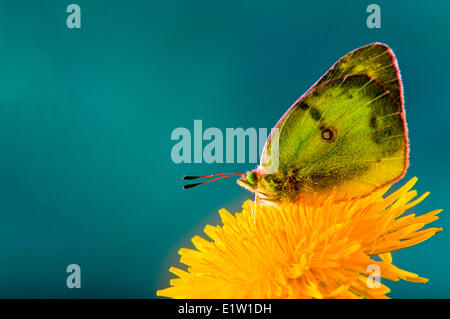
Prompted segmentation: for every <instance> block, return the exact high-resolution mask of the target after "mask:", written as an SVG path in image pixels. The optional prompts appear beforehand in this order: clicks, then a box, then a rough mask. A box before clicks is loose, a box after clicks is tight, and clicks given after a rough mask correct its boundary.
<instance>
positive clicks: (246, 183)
mask: <svg viewBox="0 0 450 319" xmlns="http://www.w3.org/2000/svg"><path fill="white" fill-rule="evenodd" d="M259 182H260V177H259V175H258V173H257V172H255V171H250V172H247V173H245V174H243V175H242V176H241V177H240V178H239V179H238V180H237V183H238V184H239V185H240V186H242V187H244V188H246V189H248V190H250V191H252V192H255V191H256V190H257V189H258V187H259Z"/></svg>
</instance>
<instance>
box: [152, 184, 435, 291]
mask: <svg viewBox="0 0 450 319" xmlns="http://www.w3.org/2000/svg"><path fill="white" fill-rule="evenodd" d="M416 181H417V178H413V179H411V180H410V181H409V182H407V183H406V184H405V185H404V186H403V187H402V188H400V189H399V190H397V191H396V192H394V193H392V194H390V195H389V196H383V195H384V194H385V193H386V191H387V188H385V189H382V190H379V191H376V192H374V193H372V194H370V195H368V196H366V197H363V198H359V199H356V200H348V201H335V200H334V198H333V195H332V194H331V195H330V196H328V197H327V198H320V197H319V196H312V197H311V198H303V199H300V200H298V201H297V202H294V203H282V204H279V205H276V206H275V205H268V204H260V206H258V207H257V214H256V217H254V216H253V215H252V207H251V206H252V205H255V204H254V202H252V201H250V200H248V201H246V202H245V203H244V204H243V208H242V212H241V213H236V214H235V215H234V216H233V215H232V214H230V213H229V212H228V211H226V210H225V209H222V210H220V212H219V213H220V216H221V219H222V223H223V226H216V227H213V226H210V225H208V226H206V227H205V229H204V232H205V233H206V235H207V236H208V237H210V239H211V240H212V241H210V240H206V239H204V238H202V237H199V236H195V237H194V238H193V239H192V242H193V244H194V246H195V248H196V249H186V248H182V249H181V250H180V251H179V254H180V255H181V259H180V261H181V263H183V264H185V265H187V266H188V267H187V269H186V270H182V269H179V268H175V267H171V268H170V272H172V273H173V274H175V275H176V276H178V278H175V279H172V280H171V281H170V285H171V287H169V288H166V289H162V290H159V291H158V292H157V295H158V296H165V297H171V298H387V297H386V294H387V293H389V291H390V290H389V288H388V287H387V286H385V285H384V284H382V283H380V282H379V281H378V284H376V282H372V283H375V284H372V285H370V284H369V282H368V281H370V280H371V275H372V273H371V272H370V271H368V270H371V269H378V271H379V276H380V277H381V278H385V279H390V280H393V281H398V280H400V279H403V280H407V281H412V282H422V283H425V282H427V279H425V278H422V277H419V276H418V275H416V274H414V273H411V272H408V271H406V270H402V269H400V268H398V267H396V266H395V265H393V264H392V258H391V252H392V251H395V250H399V249H403V248H406V247H410V246H413V245H416V244H418V243H420V242H423V241H424V240H427V239H428V238H430V237H431V236H433V235H434V234H436V233H438V232H439V231H441V230H442V229H441V228H427V229H422V228H423V227H424V226H425V225H426V224H428V223H430V222H432V221H434V220H436V219H437V218H438V217H437V216H436V215H437V214H438V213H439V212H440V211H441V210H435V211H432V212H429V213H427V214H424V215H420V216H416V215H415V214H405V212H407V211H408V209H410V208H411V207H413V206H415V205H417V204H418V203H419V202H421V201H422V200H423V199H424V198H425V197H426V196H427V195H428V193H425V194H423V195H422V196H420V197H419V198H417V199H415V200H413V199H414V198H415V197H416V196H417V192H416V191H415V190H411V188H412V187H413V186H414V184H415V183H416ZM253 209H254V207H253ZM255 218H256V219H255Z"/></svg>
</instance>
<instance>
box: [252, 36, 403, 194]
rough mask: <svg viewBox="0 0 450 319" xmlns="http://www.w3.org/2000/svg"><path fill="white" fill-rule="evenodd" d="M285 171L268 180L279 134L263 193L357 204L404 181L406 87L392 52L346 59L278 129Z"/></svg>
mask: <svg viewBox="0 0 450 319" xmlns="http://www.w3.org/2000/svg"><path fill="white" fill-rule="evenodd" d="M276 128H277V129H278V132H279V136H278V156H279V157H278V159H279V167H278V171H277V172H276V173H270V174H268V173H267V167H266V165H267V163H270V158H269V156H270V154H271V153H272V150H271V149H272V146H273V145H275V144H273V138H274V135H273V134H272V135H271V136H270V137H269V139H268V141H267V143H266V146H265V148H264V151H263V154H262V157H261V164H260V167H259V168H258V170H257V171H258V173H259V175H261V179H260V180H259V184H258V189H257V190H256V191H257V192H258V193H260V194H262V195H264V196H266V197H268V198H271V199H274V200H285V199H288V200H292V199H294V198H295V197H297V196H298V195H300V194H304V193H308V192H328V191H330V190H332V189H335V191H336V194H337V196H338V197H342V198H344V197H348V196H349V195H350V196H351V197H357V196H362V195H365V194H368V193H370V192H372V191H373V190H375V189H377V188H379V187H381V186H384V185H387V184H389V183H392V182H393V181H395V180H397V179H399V178H401V177H402V176H403V175H404V174H405V171H406V168H407V165H408V139H407V130H406V122H405V114H404V109H403V97H402V84H401V79H400V75H399V71H398V67H397V63H396V60H395V57H394V55H393V53H392V51H391V50H390V49H389V48H388V47H387V46H385V45H382V44H379V43H375V44H371V45H368V46H365V47H362V48H360V49H357V50H355V51H352V52H350V53H349V54H347V55H346V56H344V57H343V58H342V59H341V60H339V61H338V62H337V63H336V64H335V65H334V66H333V67H332V68H331V69H330V71H328V72H327V73H326V74H325V75H324V76H323V77H322V78H321V79H320V80H319V81H318V82H317V83H316V84H315V85H314V86H313V87H312V88H311V89H309V90H308V91H307V92H306V93H305V94H304V95H303V96H302V97H301V98H300V99H299V100H297V101H296V102H295V103H294V105H293V106H292V107H291V108H290V109H289V110H288V111H287V112H286V113H285V115H284V116H283V117H282V118H281V119H280V121H279V122H278V123H277V125H276Z"/></svg>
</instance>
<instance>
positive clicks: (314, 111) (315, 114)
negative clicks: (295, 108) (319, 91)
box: [309, 107, 322, 121]
mask: <svg viewBox="0 0 450 319" xmlns="http://www.w3.org/2000/svg"><path fill="white" fill-rule="evenodd" d="M309 114H311V117H312V118H313V120H315V121H320V119H321V118H322V113H320V111H319V110H318V109H317V108H315V107H312V108H311V110H310V111H309Z"/></svg>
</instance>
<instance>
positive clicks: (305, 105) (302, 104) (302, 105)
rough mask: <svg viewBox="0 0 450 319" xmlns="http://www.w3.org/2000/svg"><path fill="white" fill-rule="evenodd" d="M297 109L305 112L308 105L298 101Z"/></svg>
mask: <svg viewBox="0 0 450 319" xmlns="http://www.w3.org/2000/svg"><path fill="white" fill-rule="evenodd" d="M297 105H298V107H299V108H301V109H302V110H305V111H306V110H307V109H309V105H308V103H306V102H305V101H300V102H298V104H297Z"/></svg>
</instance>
